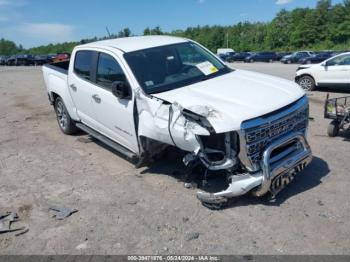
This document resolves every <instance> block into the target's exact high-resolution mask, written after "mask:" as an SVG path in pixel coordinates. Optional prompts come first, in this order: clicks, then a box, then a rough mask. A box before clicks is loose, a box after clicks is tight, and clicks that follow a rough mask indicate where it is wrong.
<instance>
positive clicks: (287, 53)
mask: <svg viewBox="0 0 350 262" xmlns="http://www.w3.org/2000/svg"><path fill="white" fill-rule="evenodd" d="M291 54H292V52H277V53H276V55H277V57H276V60H277V61H280V60H281V59H282V58H283V57H284V56H287V55H291Z"/></svg>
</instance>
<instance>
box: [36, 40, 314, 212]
mask: <svg viewBox="0 0 350 262" xmlns="http://www.w3.org/2000/svg"><path fill="white" fill-rule="evenodd" d="M192 58H195V59H192ZM43 75H44V80H45V83H46V87H47V92H48V95H49V99H50V102H51V103H52V104H53V105H54V108H55V111H56V115H57V121H58V124H59V127H60V129H61V130H62V131H63V132H64V133H65V134H73V133H74V132H76V130H77V128H80V129H82V130H84V131H85V132H87V133H89V134H90V135H91V136H94V137H95V138H97V139H99V140H101V141H102V142H104V143H106V144H107V145H109V146H111V147H113V148H114V149H115V150H117V151H119V152H121V153H122V154H124V155H125V156H127V157H128V158H130V159H134V161H135V163H137V166H139V165H141V164H143V163H144V162H145V161H146V160H147V159H152V158H153V157H154V156H155V155H157V154H159V153H161V152H162V151H163V150H164V149H165V148H166V147H168V146H175V147H177V148H179V149H181V150H183V151H184V152H186V155H185V156H184V158H183V162H184V163H185V165H186V167H187V168H188V171H191V170H192V168H193V167H194V166H201V167H203V168H204V169H205V170H206V172H213V174H217V173H220V172H221V173H223V174H226V175H227V176H228V177H229V179H228V188H227V189H226V190H224V191H220V192H217V193H209V192H202V191H201V192H198V193H197V197H198V199H200V200H201V201H202V203H203V204H204V205H206V206H208V207H210V208H219V207H221V206H222V205H224V204H225V203H226V202H227V200H228V198H231V197H237V196H240V195H244V194H246V193H248V192H252V193H254V194H255V195H256V196H263V195H266V194H267V193H271V194H272V195H276V194H277V193H278V192H280V191H281V190H282V189H283V188H284V187H285V186H286V185H287V184H288V183H289V182H290V181H291V180H292V178H293V176H294V175H295V174H296V172H298V171H301V170H302V169H303V168H304V167H305V166H306V165H308V164H309V163H310V162H311V159H312V154H311V149H310V147H309V145H308V142H307V140H306V137H305V135H306V132H307V126H308V99H307V97H306V96H305V92H304V91H303V90H302V89H301V88H299V87H298V86H297V85H296V84H295V83H293V82H290V81H286V80H284V79H279V78H276V77H272V76H267V75H261V74H258V73H254V72H248V71H241V70H232V69H230V68H229V67H227V66H226V65H225V64H224V63H222V61H221V60H219V59H218V58H217V56H216V55H214V54H213V53H211V52H210V51H208V50H206V49H205V48H203V47H202V46H200V45H199V44H197V43H195V42H193V41H190V40H188V39H183V38H177V37H169V36H144V37H129V38H119V39H114V40H107V41H101V42H95V43H89V44H86V45H82V46H78V47H76V48H75V49H74V51H73V54H72V59H71V60H70V61H69V62H68V61H65V62H61V63H57V64H50V65H44V66H43ZM261 116H264V117H261ZM276 126H278V127H279V128H278V130H277V129H276V128H275V127H276ZM262 128H263V129H262ZM261 163H263V164H261ZM214 171H215V172H214ZM220 177H223V176H220ZM202 179H203V180H205V179H206V175H204V176H203V177H202ZM225 181H226V180H225Z"/></svg>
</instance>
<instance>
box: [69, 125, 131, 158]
mask: <svg viewBox="0 0 350 262" xmlns="http://www.w3.org/2000/svg"><path fill="white" fill-rule="evenodd" d="M75 125H76V126H77V127H78V128H79V129H81V130H83V131H84V132H86V133H88V134H89V135H90V136H92V137H93V138H96V139H97V140H99V141H101V142H102V143H104V144H106V145H107V146H109V147H110V148H112V149H114V150H116V151H118V152H119V153H121V154H123V155H124V156H126V157H128V158H129V159H130V160H135V159H137V155H136V154H135V153H133V152H131V151H130V150H129V149H127V148H125V147H123V146H122V145H120V144H118V143H117V142H114V141H112V140H111V139H109V138H107V137H105V136H104V135H101V134H100V133H98V132H97V131H95V130H93V129H92V128H90V127H88V126H86V125H84V124H82V123H76V124H75Z"/></svg>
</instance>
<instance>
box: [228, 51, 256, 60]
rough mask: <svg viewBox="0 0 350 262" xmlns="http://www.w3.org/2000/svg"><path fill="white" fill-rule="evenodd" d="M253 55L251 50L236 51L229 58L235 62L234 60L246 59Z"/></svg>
mask: <svg viewBox="0 0 350 262" xmlns="http://www.w3.org/2000/svg"><path fill="white" fill-rule="evenodd" d="M250 55H252V53H249V52H240V53H235V54H234V55H232V56H229V57H228V58H227V61H228V62H234V61H244V59H246V58H247V57H248V56H250Z"/></svg>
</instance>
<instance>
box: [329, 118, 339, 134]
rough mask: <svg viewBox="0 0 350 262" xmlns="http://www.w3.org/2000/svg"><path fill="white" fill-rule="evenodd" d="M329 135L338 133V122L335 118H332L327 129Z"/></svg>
mask: <svg viewBox="0 0 350 262" xmlns="http://www.w3.org/2000/svg"><path fill="white" fill-rule="evenodd" d="M327 133H328V136H329V137H336V136H337V135H338V134H339V122H338V121H336V120H333V121H332V122H331V123H330V124H329V126H328V130H327Z"/></svg>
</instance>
